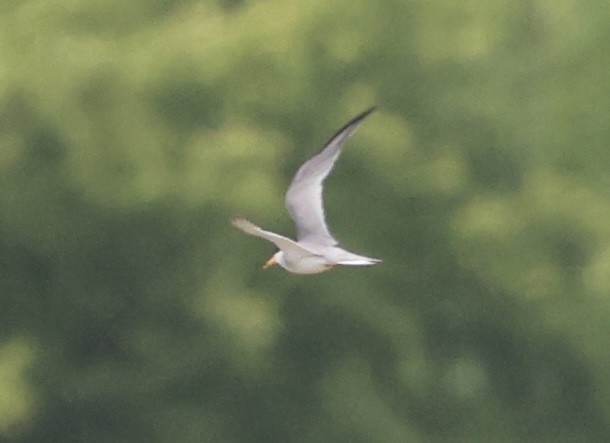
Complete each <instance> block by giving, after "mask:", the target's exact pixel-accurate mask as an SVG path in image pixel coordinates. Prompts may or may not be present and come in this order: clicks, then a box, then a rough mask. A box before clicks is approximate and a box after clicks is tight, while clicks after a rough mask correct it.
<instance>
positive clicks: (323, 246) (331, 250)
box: [231, 108, 381, 274]
mask: <svg viewBox="0 0 610 443" xmlns="http://www.w3.org/2000/svg"><path fill="white" fill-rule="evenodd" d="M373 110H374V109H373V108H371V109H369V110H367V111H365V112H363V113H362V114H360V115H358V116H357V117H355V118H354V119H352V120H351V121H350V122H349V123H348V124H346V125H345V126H344V127H343V128H341V129H340V130H339V131H338V132H337V133H336V134H335V135H334V136H333V137H332V138H331V139H330V141H329V142H328V143H327V144H326V145H325V146H324V148H323V149H322V151H321V152H320V153H318V154H317V155H315V156H314V157H312V158H311V159H309V160H308V161H306V162H305V163H304V164H303V165H302V166H301V167H300V168H299V170H298V171H297V173H296V175H295V176H294V178H293V179H292V183H291V184H290V187H289V188H288V191H287V192H286V208H287V209H288V212H289V214H290V217H291V218H292V220H293V221H294V223H295V225H296V228H297V241H294V240H291V239H289V238H287V237H284V236H282V235H279V234H275V233H273V232H269V231H265V230H263V229H261V228H259V227H258V226H256V225H255V224H253V223H251V222H249V221H248V220H246V219H244V218H241V217H235V218H233V219H232V220H231V222H232V224H233V226H235V227H236V228H238V229H240V230H242V231H244V232H245V233H246V234H250V235H254V236H257V237H261V238H263V239H265V240H267V241H270V242H272V243H274V244H275V245H276V246H277V247H278V248H279V249H280V250H279V251H278V252H277V253H276V254H275V255H274V256H273V257H271V259H269V261H267V263H266V264H265V266H264V267H265V268H267V267H269V266H272V265H274V264H278V265H280V266H281V267H283V268H284V269H286V270H287V271H289V272H294V273H296V274H317V273H319V272H324V271H326V270H329V269H332V268H333V267H335V266H368V265H374V264H376V263H379V262H380V261H381V260H379V259H376V258H370V257H364V256H362V255H358V254H354V253H352V252H349V251H346V250H345V249H342V248H340V247H339V246H338V243H337V240H335V238H334V237H333V236H332V235H331V234H330V232H329V230H328V227H327V225H326V220H325V218H324V208H323V202H322V185H323V183H324V179H326V177H327V176H328V174H329V173H330V171H331V170H332V168H333V166H334V164H335V162H336V161H337V159H338V158H339V155H340V154H341V148H342V146H343V144H344V143H345V142H346V141H347V139H348V138H349V137H350V136H351V135H352V133H353V132H354V131H355V130H356V128H357V127H358V125H359V124H360V123H361V122H362V120H364V118H365V117H366V116H368V115H369V114H370V113H371V112H373Z"/></svg>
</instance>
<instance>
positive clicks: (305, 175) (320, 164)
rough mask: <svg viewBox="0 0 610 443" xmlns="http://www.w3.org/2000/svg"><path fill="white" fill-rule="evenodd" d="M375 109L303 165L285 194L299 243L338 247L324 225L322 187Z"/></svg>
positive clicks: (336, 135) (336, 136)
mask: <svg viewBox="0 0 610 443" xmlns="http://www.w3.org/2000/svg"><path fill="white" fill-rule="evenodd" d="M374 110H375V108H370V109H367V110H366V111H364V112H363V113H361V114H360V115H358V116H357V117H355V118H353V119H352V120H351V121H350V122H349V123H347V124H346V125H345V126H344V127H342V128H341V129H340V130H339V131H337V133H336V134H335V135H333V136H332V137H331V139H330V140H329V141H328V143H326V145H325V146H324V148H323V149H322V151H321V152H320V153H319V154H317V155H316V156H314V157H312V158H311V159H309V160H307V161H306V162H305V163H303V165H302V166H301V167H300V168H299V170H298V171H297V173H296V175H295V176H294V178H293V179H292V183H291V184H290V187H289V188H288V192H286V208H287V209H288V212H289V213H290V217H291V218H292V220H293V221H294V223H295V225H296V228H297V240H298V241H299V242H300V241H303V240H305V241H308V242H311V243H315V244H322V245H328V246H333V245H336V244H337V240H335V239H334V238H333V236H332V235H331V233H330V232H329V231H328V227H327V226H326V221H325V218H324V207H323V202H322V184H323V183H324V179H325V178H326V177H327V176H328V174H329V173H330V171H331V170H332V168H333V166H334V164H335V162H336V161H337V158H339V155H340V154H341V147H342V146H343V144H344V143H345V142H346V141H347V139H349V138H350V136H351V135H352V133H353V132H354V131H355V130H356V128H357V127H358V125H360V123H362V120H364V118H365V117H366V116H368V115H369V114H370V113H371V112H373V111H374Z"/></svg>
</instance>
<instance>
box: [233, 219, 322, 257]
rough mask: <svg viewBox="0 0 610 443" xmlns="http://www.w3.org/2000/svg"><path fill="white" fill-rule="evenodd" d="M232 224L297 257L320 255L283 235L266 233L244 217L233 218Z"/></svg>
mask: <svg viewBox="0 0 610 443" xmlns="http://www.w3.org/2000/svg"><path fill="white" fill-rule="evenodd" d="M231 224H232V225H233V226H235V227H236V228H237V229H239V230H241V231H243V232H245V233H246V234H250V235H254V236H255V237H260V238H262V239H265V240H267V241H270V242H271V243H273V244H274V245H275V246H277V247H278V249H281V250H282V251H286V252H287V253H289V254H291V255H294V256H297V257H305V256H311V255H319V254H317V253H315V252H313V251H311V250H309V249H307V248H305V247H303V246H301V245H299V244H298V243H297V242H295V241H294V240H291V239H289V238H287V237H284V236H283V235H279V234H275V233H274V232H269V231H265V230H264V229H262V228H260V227H258V226H256V225H255V224H254V223H252V222H249V221H248V220H246V219H245V218H243V217H233V218H232V219H231Z"/></svg>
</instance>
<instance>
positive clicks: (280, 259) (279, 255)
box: [263, 251, 284, 269]
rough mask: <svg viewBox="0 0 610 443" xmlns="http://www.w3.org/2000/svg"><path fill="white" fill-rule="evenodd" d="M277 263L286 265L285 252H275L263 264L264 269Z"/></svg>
mask: <svg viewBox="0 0 610 443" xmlns="http://www.w3.org/2000/svg"><path fill="white" fill-rule="evenodd" d="M275 265H280V266H282V267H284V253H283V252H282V251H277V252H276V253H275V254H273V256H272V257H271V258H270V259H269V260H267V262H266V263H265V264H264V265H263V269H267V268H270V267H272V266H275Z"/></svg>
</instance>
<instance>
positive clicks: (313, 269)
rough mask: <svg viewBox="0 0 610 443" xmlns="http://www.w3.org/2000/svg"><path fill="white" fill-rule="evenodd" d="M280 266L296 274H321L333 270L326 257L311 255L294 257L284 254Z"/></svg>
mask: <svg viewBox="0 0 610 443" xmlns="http://www.w3.org/2000/svg"><path fill="white" fill-rule="evenodd" d="M279 264H280V266H282V267H283V268H284V269H286V270H287V271H290V272H294V273H295V274H318V273H320V272H324V271H328V270H329V269H330V268H332V267H333V266H332V265H329V264H328V262H327V261H326V259H325V258H324V257H320V256H317V255H310V256H307V257H298V258H297V257H294V256H290V255H288V254H284V256H283V257H282V261H281V262H279Z"/></svg>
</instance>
